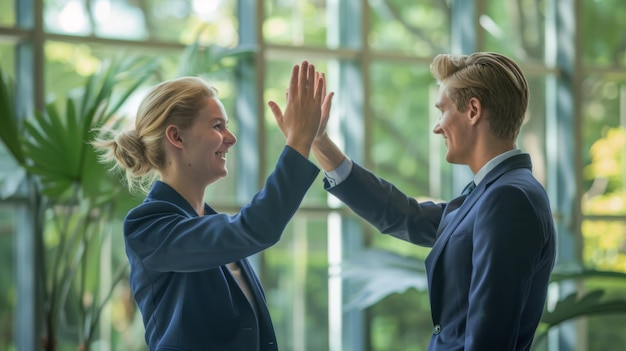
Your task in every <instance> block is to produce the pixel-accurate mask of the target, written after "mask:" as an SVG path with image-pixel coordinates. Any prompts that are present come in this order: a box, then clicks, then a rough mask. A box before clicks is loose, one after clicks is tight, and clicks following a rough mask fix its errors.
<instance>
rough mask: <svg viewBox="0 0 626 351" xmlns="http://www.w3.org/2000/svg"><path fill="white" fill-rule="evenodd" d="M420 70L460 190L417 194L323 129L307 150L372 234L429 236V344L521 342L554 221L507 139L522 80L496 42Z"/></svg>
mask: <svg viewBox="0 0 626 351" xmlns="http://www.w3.org/2000/svg"><path fill="white" fill-rule="evenodd" d="M431 71H432V73H433V75H434V77H435V79H436V80H437V82H438V84H439V86H440V89H439V96H438V99H437V103H436V106H437V108H438V109H439V110H440V111H441V116H440V117H439V120H438V122H437V124H436V125H435V128H434V130H433V132H434V133H436V134H439V135H441V136H442V137H443V140H444V142H445V144H446V146H447V154H446V160H447V161H448V162H450V163H454V164H465V165H468V166H469V167H470V169H471V170H472V172H473V173H474V174H475V176H474V182H473V184H470V185H469V186H468V187H467V188H466V191H464V192H465V193H466V194H465V195H463V196H461V197H459V198H457V199H454V200H452V201H450V202H449V203H440V204H436V203H433V202H423V203H418V202H417V201H416V200H415V199H414V198H413V197H410V196H407V195H405V194H404V193H402V192H401V191H399V190H398V189H396V188H395V187H394V186H393V185H392V184H391V183H389V182H387V181H385V180H383V179H380V178H378V177H376V176H375V175H373V174H372V173H370V172H369V171H368V170H366V169H364V168H363V167H361V166H359V165H358V164H356V163H353V162H352V161H351V160H350V159H349V158H347V157H346V156H345V155H344V154H343V152H342V151H341V150H339V148H338V147H337V146H336V145H335V144H334V143H333V141H332V140H331V139H330V138H329V136H328V134H327V133H326V132H325V130H324V128H321V129H320V131H319V132H318V136H317V138H316V140H315V142H314V144H313V153H314V155H315V157H316V159H317V160H318V162H319V163H320V165H321V167H322V168H323V169H324V170H325V171H326V179H325V185H326V189H327V190H328V191H329V192H330V193H331V194H333V195H335V196H336V197H337V198H339V199H340V200H342V201H343V202H344V203H345V204H347V205H348V206H349V207H350V208H351V209H352V210H353V211H354V212H355V213H357V214H358V215H359V216H361V217H363V218H364V219H366V220H367V221H368V222H369V223H371V224H372V225H374V226H375V227H376V228H377V229H378V230H379V231H380V232H382V233H386V234H390V235H393V236H395V237H397V238H399V239H402V240H406V241H408V242H411V243H414V244H417V245H422V246H427V247H432V250H431V252H430V253H429V255H428V257H427V259H426V270H427V274H428V283H429V295H430V305H431V314H432V320H433V334H432V337H431V340H430V345H429V348H428V349H429V350H430V351H435V350H438V351H439V350H445V351H454V350H466V351H468V350H479V351H485V350H498V351H500V350H529V349H530V347H531V344H532V341H533V336H534V333H535V330H536V328H537V325H538V323H539V320H540V318H541V314H542V311H543V307H544V303H545V299H546V292H547V287H548V280H549V276H550V273H551V271H552V267H553V265H554V260H555V229H554V224H553V220H552V214H551V210H550V205H549V201H548V197H547V195H546V192H545V190H544V188H543V187H542V186H541V184H539V182H537V180H536V179H535V178H534V177H533V175H532V172H531V167H532V164H531V160H530V156H529V155H528V154H524V153H522V152H521V151H520V150H519V149H517V148H516V139H517V136H518V134H519V130H520V128H521V125H522V122H523V119H524V114H525V112H526V108H527V105H528V94H529V93H528V84H527V81H526V79H525V77H524V75H523V74H522V72H521V70H520V69H519V67H518V66H517V65H516V64H515V63H514V62H513V61H512V60H510V59H509V58H507V57H505V56H502V55H499V54H496V53H482V52H479V53H474V54H472V55H458V56H453V55H439V56H437V57H436V58H435V59H434V61H433V62H432V64H431ZM324 126H325V124H323V125H322V127H324ZM474 186H475V189H474ZM472 190H473V191H472Z"/></svg>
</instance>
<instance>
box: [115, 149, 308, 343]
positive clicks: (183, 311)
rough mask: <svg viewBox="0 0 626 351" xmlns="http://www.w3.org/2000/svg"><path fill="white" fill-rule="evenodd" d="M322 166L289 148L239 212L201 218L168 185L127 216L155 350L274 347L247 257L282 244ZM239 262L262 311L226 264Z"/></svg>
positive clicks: (135, 283)
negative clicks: (282, 239) (287, 227)
mask: <svg viewBox="0 0 626 351" xmlns="http://www.w3.org/2000/svg"><path fill="white" fill-rule="evenodd" d="M318 173H319V169H318V168H317V167H316V166H315V165H313V164H312V163H311V162H310V161H309V160H307V159H306V158H304V157H302V156H301V155H300V154H299V153H297V152H296V151H295V150H293V149H291V148H290V147H285V149H284V151H283V153H282V154H281V156H280V158H279V160H278V163H277V165H276V168H275V170H274V171H273V173H272V174H270V176H269V177H268V178H267V181H266V183H265V187H264V188H263V189H262V190H261V191H260V192H259V193H258V194H256V195H255V196H254V197H253V199H252V201H251V202H250V203H249V204H248V205H246V206H245V207H243V208H242V209H241V211H240V212H239V213H237V214H235V215H228V214H218V213H216V212H215V211H214V210H213V209H212V208H211V207H209V206H208V205H206V204H205V215H204V216H201V217H200V216H198V214H197V213H196V212H195V210H194V209H193V208H192V207H191V205H190V204H189V203H188V202H187V201H186V200H185V199H184V198H183V197H182V196H180V195H179V194H178V193H177V192H176V191H175V190H174V189H173V188H171V187H170V186H168V185H167V184H165V183H163V182H160V181H157V182H155V183H154V184H153V186H152V188H151V190H150V192H149V193H148V195H147V197H146V199H145V200H144V202H143V203H142V204H141V205H139V206H138V207H136V208H134V209H133V210H131V211H130V212H129V213H128V215H127V216H126V218H125V221H124V239H125V244H126V253H127V256H128V260H129V262H130V284H131V288H132V292H133V296H134V298H135V300H136V302H137V304H138V306H139V309H140V311H141V314H142V317H143V322H144V326H145V330H146V334H145V338H146V342H147V344H148V346H149V348H150V350H151V351H166V350H167V351H174V350H178V351H183V350H184V351H208V350H233V351H251V350H252V351H254V350H260V351H266V350H267V351H269V350H277V344H276V336H275V334H274V328H273V326H272V321H271V319H270V314H269V311H268V309H267V306H266V303H265V296H264V293H263V288H262V287H261V283H260V282H259V280H258V278H257V275H256V274H255V273H254V271H253V269H252V267H251V266H250V264H249V262H248V260H247V259H246V257H248V256H250V255H253V254H255V253H258V252H260V251H262V250H264V249H266V248H268V247H270V246H272V245H273V244H275V243H276V242H277V241H278V240H279V239H280V236H281V234H282V232H283V230H284V228H285V226H286V225H287V223H288V221H289V220H290V219H291V218H292V216H293V215H294V213H295V212H296V210H297V208H298V206H299V205H300V203H301V201H302V199H303V197H304V195H305V193H306V192H307V190H308V189H309V187H310V186H311V184H312V183H313V181H314V180H315V178H316V176H317V174H318ZM231 262H238V263H239V265H240V267H241V272H242V275H243V277H244V278H245V279H246V281H247V282H248V285H249V286H250V290H251V292H252V295H253V296H254V300H255V304H256V310H255V309H254V308H253V306H252V305H251V304H250V303H249V301H248V299H247V298H246V296H245V295H244V293H243V291H242V289H241V288H240V287H239V285H238V284H237V281H236V280H235V278H234V277H233V276H232V274H231V273H230V271H229V270H228V268H227V267H226V266H225V265H226V264H228V263H231Z"/></svg>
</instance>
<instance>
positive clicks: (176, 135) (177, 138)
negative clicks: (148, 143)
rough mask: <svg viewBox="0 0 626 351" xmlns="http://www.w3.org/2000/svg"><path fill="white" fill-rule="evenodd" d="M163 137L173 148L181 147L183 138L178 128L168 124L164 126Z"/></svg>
mask: <svg viewBox="0 0 626 351" xmlns="http://www.w3.org/2000/svg"><path fill="white" fill-rule="evenodd" d="M165 139H167V141H168V142H169V143H170V144H171V145H172V146H173V147H175V148H177V149H182V148H183V139H182V135H181V133H180V129H179V128H178V127H177V126H175V125H173V124H170V125H169V126H167V127H166V128H165Z"/></svg>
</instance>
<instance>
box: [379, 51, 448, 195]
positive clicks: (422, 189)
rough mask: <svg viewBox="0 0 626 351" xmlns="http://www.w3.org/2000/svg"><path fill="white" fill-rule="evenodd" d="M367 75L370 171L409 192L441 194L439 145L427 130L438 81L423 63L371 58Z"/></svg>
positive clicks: (431, 122) (433, 116) (437, 138)
mask: <svg viewBox="0 0 626 351" xmlns="http://www.w3.org/2000/svg"><path fill="white" fill-rule="evenodd" d="M370 75H371V83H370V85H371V87H372V92H371V96H370V98H369V108H370V109H371V111H372V124H371V133H372V137H371V148H370V150H369V153H370V158H371V162H372V168H373V171H374V172H375V173H376V174H377V175H378V176H380V177H383V178H385V179H387V180H388V181H390V182H392V183H394V184H395V185H396V186H397V187H398V188H399V189H400V190H402V191H403V192H405V193H406V194H407V195H409V196H437V197H439V196H441V190H442V189H441V188H442V183H443V182H444V179H445V177H446V176H447V174H445V173H442V172H443V170H442V168H445V166H443V167H440V166H442V165H443V163H441V160H445V148H444V147H443V141H442V139H441V137H440V136H437V135H435V134H433V132H432V130H433V127H434V126H435V123H436V119H437V118H438V115H437V114H436V113H435V112H434V111H433V110H434V106H435V99H436V94H437V92H438V87H437V85H436V83H435V80H434V78H433V76H432V75H431V73H430V69H429V67H428V65H426V64H424V65H410V64H402V63H397V62H375V63H374V64H372V66H371V70H370ZM431 178H432V179H431ZM431 185H433V186H432V192H431Z"/></svg>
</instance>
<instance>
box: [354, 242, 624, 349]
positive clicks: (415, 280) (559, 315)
mask: <svg viewBox="0 0 626 351" xmlns="http://www.w3.org/2000/svg"><path fill="white" fill-rule="evenodd" d="M424 267H425V266H424V261H423V260H421V259H417V258H414V257H407V256H401V255H398V254H396V253H393V252H389V251H384V250H375V249H369V250H364V251H362V252H359V254H358V255H355V257H354V258H353V259H350V260H348V261H346V263H344V266H343V268H342V269H343V279H344V280H345V281H346V282H348V283H352V284H354V285H353V286H355V288H356V290H357V293H356V294H355V295H354V296H352V297H351V298H350V299H349V301H348V302H347V303H346V304H345V305H344V308H346V309H353V308H357V309H365V308H368V307H371V306H374V305H376V304H378V303H379V302H381V301H382V300H383V299H386V298H387V297H388V296H391V295H393V294H397V293H403V292H405V291H407V290H409V289H411V288H413V289H415V290H417V291H418V292H424V291H426V289H427V282H426V272H425V268H424ZM597 279H605V280H609V281H614V282H624V283H626V273H621V272H614V271H598V270H571V269H566V268H560V267H557V268H555V270H554V272H553V273H552V275H551V277H550V282H551V283H553V284H554V283H562V282H566V281H575V282H581V281H588V280H597ZM625 290H626V289H624V288H623V287H622V288H621V290H620V291H622V292H621V295H622V296H624V295H626V291H625ZM605 293H606V290H605V289H601V288H594V289H592V290H591V291H587V292H585V291H582V292H580V291H577V292H574V293H572V294H570V295H568V296H565V297H563V298H561V299H559V300H558V301H557V302H556V304H555V305H554V307H553V308H550V309H548V308H547V306H546V309H545V311H544V314H543V316H542V318H541V322H540V325H539V327H538V329H537V336H536V341H535V345H537V344H538V343H540V342H541V341H542V339H543V338H544V337H545V336H546V335H547V333H548V331H549V330H550V329H551V328H553V327H555V326H558V325H560V324H561V323H563V322H566V321H570V320H574V319H576V318H580V317H588V316H596V315H607V314H626V299H623V298H617V299H616V298H613V299H603V296H605Z"/></svg>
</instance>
